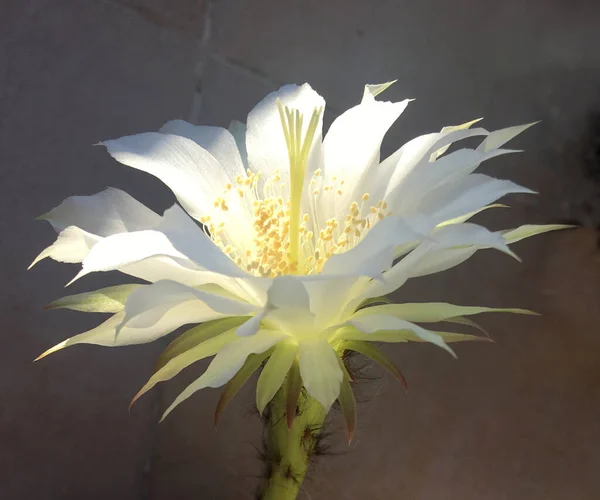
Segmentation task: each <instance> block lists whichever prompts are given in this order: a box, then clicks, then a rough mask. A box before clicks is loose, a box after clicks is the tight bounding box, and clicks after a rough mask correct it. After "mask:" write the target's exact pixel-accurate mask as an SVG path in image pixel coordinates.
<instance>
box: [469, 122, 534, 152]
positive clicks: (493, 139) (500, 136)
mask: <svg viewBox="0 0 600 500" xmlns="http://www.w3.org/2000/svg"><path fill="white" fill-rule="evenodd" d="M536 123H539V122H533V123H527V124H525V125H517V126H515V127H508V128H503V129H501V130H494V131H493V132H491V133H490V135H489V136H487V137H486V138H485V140H484V141H483V142H482V143H481V144H480V145H479V147H478V148H477V149H478V150H479V151H491V150H492V149H496V148H499V147H502V146H503V145H504V144H506V143H507V142H508V141H510V140H511V139H513V138H515V137H516V136H517V135H519V134H520V133H521V132H524V131H525V130H527V129H528V128H529V127H532V126H533V125H535V124H536Z"/></svg>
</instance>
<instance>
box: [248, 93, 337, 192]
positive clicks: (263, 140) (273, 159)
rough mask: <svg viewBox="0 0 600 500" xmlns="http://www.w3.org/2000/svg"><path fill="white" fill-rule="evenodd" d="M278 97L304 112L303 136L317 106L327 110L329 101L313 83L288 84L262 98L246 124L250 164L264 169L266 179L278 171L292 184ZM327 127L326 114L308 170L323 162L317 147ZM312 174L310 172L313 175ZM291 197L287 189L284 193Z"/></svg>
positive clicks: (287, 104)
mask: <svg viewBox="0 0 600 500" xmlns="http://www.w3.org/2000/svg"><path fill="white" fill-rule="evenodd" d="M277 100H279V101H280V102H281V105H282V106H283V107H284V108H285V107H286V106H287V107H289V108H290V109H297V110H298V111H299V112H300V113H301V114H302V115H304V123H303V130H302V136H303V137H304V135H305V133H306V130H307V129H308V124H309V122H310V116H311V115H312V113H313V111H314V109H315V108H317V109H319V108H323V109H325V100H324V99H323V98H322V97H321V96H320V95H319V94H317V93H316V92H315V91H314V90H313V89H312V88H311V86H310V85H308V84H307V83H305V84H304V85H301V86H298V85H285V86H283V87H281V88H280V89H279V90H277V91H276V92H271V93H270V94H269V95H267V96H266V97H265V98H264V99H263V100H262V101H260V102H259V103H258V104H257V105H256V106H255V107H254V109H253V110H252V111H250V113H249V114H248V120H247V123H246V148H247V151H248V163H249V165H250V168H251V169H252V170H253V171H254V172H260V173H261V175H262V178H263V179H269V178H272V177H274V176H275V173H276V171H277V172H278V174H279V176H280V177H281V180H282V183H284V184H285V185H286V186H288V187H289V185H290V184H289V182H290V180H289V179H290V178H289V167H290V163H289V156H288V150H287V145H286V141H285V136H284V133H283V128H282V125H281V119H280V116H279V110H278V107H277ZM322 127H323V114H322V113H321V116H320V118H319V124H318V125H317V129H316V133H315V138H314V140H313V144H312V148H311V153H309V165H308V167H307V171H308V172H312V171H314V170H316V168H319V166H316V165H314V164H313V163H315V162H317V163H320V158H319V155H318V154H316V153H318V151H317V150H319V149H320V148H321V130H322ZM309 176H310V175H309ZM282 195H283V197H284V199H287V196H288V192H287V190H285V191H284V193H282Z"/></svg>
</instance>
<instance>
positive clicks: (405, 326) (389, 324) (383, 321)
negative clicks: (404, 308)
mask: <svg viewBox="0 0 600 500" xmlns="http://www.w3.org/2000/svg"><path fill="white" fill-rule="evenodd" d="M349 323H350V324H351V325H352V326H354V327H355V328H357V329H358V330H360V331H361V332H363V333H366V334H370V333H375V332H378V331H388V330H389V331H393V330H406V331H408V332H412V333H413V334H414V335H416V336H417V337H418V338H419V339H421V340H423V341H425V342H430V343H432V344H435V345H437V346H438V347H441V348H442V349H444V350H446V351H448V352H449V353H450V354H452V356H454V357H456V355H455V354H454V351H453V350H452V349H451V348H450V347H448V345H447V344H446V342H444V339H442V337H440V336H439V335H437V334H436V333H434V332H431V331H429V330H426V329H425V328H422V327H420V326H418V325H415V324H414V323H411V322H409V321H405V320H403V319H400V318H396V317H395V316H390V315H387V314H372V315H362V316H356V315H355V316H353V317H352V318H351V319H350V321H349Z"/></svg>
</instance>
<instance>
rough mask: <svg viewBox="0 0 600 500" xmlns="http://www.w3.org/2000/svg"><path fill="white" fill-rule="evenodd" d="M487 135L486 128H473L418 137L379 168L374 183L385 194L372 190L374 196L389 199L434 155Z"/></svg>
mask: <svg viewBox="0 0 600 500" xmlns="http://www.w3.org/2000/svg"><path fill="white" fill-rule="evenodd" d="M487 134H488V131H487V130H485V129H483V128H474V129H469V130H454V131H451V132H439V133H435V134H426V135H422V136H420V137H416V138H415V139H413V140H411V141H409V142H407V143H406V144H404V145H403V146H402V147H401V148H400V149H398V150H397V151H396V152H395V153H394V154H392V155H391V156H389V157H388V158H386V159H385V160H384V161H383V162H382V163H381V165H380V166H379V168H377V169H375V172H376V173H377V174H378V175H377V176H376V178H375V179H373V180H372V183H374V184H376V185H379V186H383V189H384V191H383V192H381V191H380V190H379V191H375V190H372V192H371V195H373V196H374V198H375V199H377V200H379V199H383V198H384V197H385V198H387V197H388V196H389V195H390V193H391V192H392V191H394V190H395V189H396V188H397V187H398V186H399V185H400V184H401V183H402V182H403V181H404V179H405V178H406V177H407V176H408V175H409V174H410V172H412V171H413V170H417V169H419V168H421V167H422V166H424V165H427V164H429V159H430V157H431V154H432V153H433V152H435V151H437V150H439V149H440V148H444V147H445V146H448V145H450V144H452V143H453V142H456V141H460V140H463V139H468V138H469V137H476V136H482V135H487ZM380 189H381V188H380Z"/></svg>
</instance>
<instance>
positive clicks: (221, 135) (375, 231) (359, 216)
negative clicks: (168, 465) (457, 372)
mask: <svg viewBox="0 0 600 500" xmlns="http://www.w3.org/2000/svg"><path fill="white" fill-rule="evenodd" d="M387 86H389V85H388V84H385V85H371V86H367V87H366V88H365V93H364V96H363V99H362V102H361V103H360V104H359V105H357V106H355V107H353V108H351V109H349V110H348V111H346V112H345V113H343V114H342V115H341V116H339V117H338V118H337V119H336V120H335V121H334V122H333V124H332V125H331V128H330V129H329V131H328V133H327V135H326V136H325V138H324V139H322V116H323V110H324V108H325V101H324V100H323V98H322V97H321V96H319V95H318V94H317V93H316V92H315V91H314V90H312V88H311V87H310V86H309V85H307V84H305V85H302V86H295V85H288V86H285V87H282V88H281V89H280V90H279V91H277V92H274V93H272V94H270V95H268V96H267V97H266V98H265V99H264V100H263V101H261V102H260V103H259V104H258V105H257V106H256V107H255V108H254V109H253V110H252V111H251V112H250V114H249V115H248V120H247V124H246V126H245V127H244V126H243V125H242V124H234V125H233V126H232V127H231V128H230V130H225V129H222V128H217V127H205V126H194V125H191V124H189V123H186V122H183V121H180V120H176V121H172V122H169V123H167V124H166V125H165V126H164V127H163V128H162V129H161V130H160V131H159V132H152V133H144V134H139V135H134V136H128V137H122V138H120V139H116V140H109V141H106V142H104V143H103V144H104V146H106V148H107V150H108V152H109V153H110V154H111V155H112V156H113V157H114V158H115V159H116V160H117V161H119V162H120V163H122V164H124V165H127V166H130V167H133V168H135V169H138V170H142V171H144V172H147V173H150V174H152V175H154V176H156V177H158V178H159V179H161V180H162V181H163V182H164V183H165V184H166V185H167V186H169V187H170V188H171V190H172V191H173V193H174V194H175V196H176V197H177V200H178V201H179V203H180V205H181V207H183V209H182V208H181V207H180V206H179V205H174V206H172V207H171V208H169V209H168V210H166V212H165V213H164V214H163V215H162V216H160V215H158V214H156V213H154V212H153V211H151V210H150V209H148V208H147V207H145V206H144V205H142V204H141V203H139V202H138V201H136V200H135V199H133V198H132V197H130V196H129V195H127V194H126V193H124V192H123V191H120V190H118V189H113V188H109V189H107V190H105V191H103V192H101V193H98V194H96V195H93V196H86V197H72V198H68V199H67V200H65V201H64V202H63V203H62V204H61V205H59V206H58V207H56V208H55V209H53V210H52V211H50V212H49V213H48V214H46V215H45V216H43V218H44V219H46V220H48V221H49V222H50V223H51V224H52V225H53V226H54V228H55V229H56V231H57V232H58V233H59V236H58V239H57V240H56V242H55V243H54V244H52V245H51V246H50V247H48V248H47V249H45V250H44V251H43V252H42V253H41V254H40V255H39V256H38V258H37V259H36V260H35V261H34V264H35V262H37V261H38V260H40V259H42V258H45V257H51V258H53V259H55V260H58V261H61V262H81V263H82V270H81V272H80V273H79V274H78V275H77V276H76V278H79V277H81V276H83V275H85V274H88V273H91V272H97V271H112V270H119V271H121V272H123V273H126V274H129V275H132V276H136V277H138V278H142V279H143V280H145V281H147V282H149V284H146V285H122V286H117V287H111V288H107V289H103V290H98V291H96V292H90V293H87V294H80V295H75V296H70V297H66V298H64V299H60V300H59V301H57V302H55V303H53V304H51V306H50V307H69V308H72V309H78V310H83V311H102V312H107V313H112V316H111V317H110V318H109V319H108V320H106V321H105V322H104V323H102V324H101V325H99V326H98V327H96V328H94V329H93V330H90V331H88V332H85V333H82V334H79V335H76V336H74V337H71V338H69V339H67V340H65V341H64V342H62V343H60V344H58V345H57V346H55V347H53V348H51V349H49V350H48V351H47V352H46V353H44V354H43V355H42V356H45V355H46V354H49V353H51V352H55V351H57V350H59V349H62V348H63V347H66V346H69V345H73V344H77V343H88V344H97V345H103V346H120V345H128V344H141V343H145V342H151V341H153V340H155V339H158V338H160V337H162V336H164V335H167V334H169V333H171V332H172V331H174V330H175V329H177V328H178V327H180V326H182V325H186V324H194V323H200V325H199V326H197V327H195V328H193V329H191V330H189V331H188V332H186V333H184V334H182V335H181V336H179V337H178V338H176V339H175V340H174V341H173V342H172V344H171V345H170V346H169V347H168V348H167V350H166V351H165V353H163V356H162V358H161V361H160V363H159V368H158V369H157V371H156V372H155V374H154V375H153V376H152V377H151V378H150V380H149V381H148V383H147V384H146V385H145V386H144V388H142V390H141V391H140V393H139V394H138V396H139V395H141V394H143V393H144V392H146V391H147V390H149V389H150V388H151V387H153V386H154V385H155V384H156V383H158V382H161V381H165V380H168V379H170V378H172V377H173V376H174V375H176V374H177V373H179V372H180V371H181V370H183V369H184V368H186V367H187V366H189V365H190V364H192V363H193V362H195V361H197V360H199V359H203V358H207V357H209V356H213V355H216V356H215V358H214V360H213V361H212V363H211V364H210V366H209V367H208V369H207V370H206V372H205V373H204V374H203V375H202V376H201V377H200V378H199V379H198V380H196V381H195V382H194V383H192V384H191V385H190V386H189V387H188V388H187V389H185V390H184V391H183V392H182V393H181V395H180V396H179V397H178V398H177V399H176V401H175V402H174V403H173V405H171V407H170V408H169V409H168V410H167V412H166V413H169V412H170V411H171V410H172V409H173V408H174V407H175V406H176V405H177V404H179V403H180V402H182V401H183V400H185V399H186V398H188V397H189V396H190V395H191V394H193V393H194V392H196V391H197V390H199V389H202V388H205V387H219V386H222V385H224V384H227V383H228V382H229V381H231V380H232V379H233V378H234V377H235V376H236V374H238V373H241V372H240V370H241V369H242V367H243V366H244V364H245V363H246V364H247V365H246V366H247V367H248V366H249V367H250V368H254V369H255V368H257V367H258V366H259V365H260V363H261V362H263V361H264V360H265V359H267V357H268V362H267V363H266V365H265V367H264V370H263V371H262V372H261V377H260V379H259V382H258V388H257V405H258V407H259V409H260V410H261V411H262V409H263V408H264V407H265V405H266V404H267V403H268V402H269V400H270V399H271V398H272V397H273V396H274V394H275V393H276V391H277V390H278V389H279V387H280V386H281V384H282V382H283V380H284V379H285V377H286V375H287V374H288V372H289V371H290V368H291V367H299V372H300V374H301V377H302V383H303V384H304V386H305V387H306V389H307V391H308V392H309V393H310V394H311V395H312V396H313V397H314V398H315V399H316V400H318V401H319V402H320V403H321V404H322V405H323V406H324V407H325V409H326V410H327V409H329V407H330V406H331V404H332V403H333V402H334V401H335V400H336V398H338V397H339V396H340V387H341V388H342V391H344V388H345V387H346V384H347V375H346V374H345V373H344V370H345V368H344V365H343V363H340V356H341V354H342V352H344V351H345V350H348V349H350V350H355V351H358V352H362V353H363V354H365V355H367V356H369V357H371V358H373V359H375V360H376V361H378V362H380V363H381V364H383V365H384V366H386V367H387V368H388V369H390V370H391V371H393V372H395V373H396V374H398V372H396V371H395V369H394V368H393V367H392V366H391V365H390V364H389V362H388V361H387V360H386V359H385V358H384V357H383V355H382V354H381V352H380V351H378V350H377V349H376V348H375V347H373V346H372V345H371V344H368V343H367V342H372V341H381V342H405V341H408V340H411V341H425V342H431V343H433V344H436V345H438V346H440V347H442V348H444V349H446V350H448V351H450V352H452V351H451V350H450V348H449V347H448V345H447V342H451V341H460V340H473V339H475V338H477V337H474V336H471V335H463V334H457V333H444V332H434V331H430V330H428V329H426V328H424V327H422V326H418V325H417V324H416V323H425V324H427V323H432V322H440V321H453V322H462V323H469V320H467V319H466V318H465V316H468V315H472V314H479V313H482V312H486V311H491V310H492V309H487V308H480V307H460V306H453V305H450V304H440V303H429V304H387V305H372V304H373V299H374V298H377V297H380V296H383V295H385V294H387V293H389V292H392V291H393V290H395V289H397V288H398V287H400V286H401V285H402V284H403V283H404V282H405V281H406V280H408V279H410V278H413V277H417V276H423V275H427V274H431V273H435V272H439V271H443V270H445V269H448V268H450V267H452V266H455V265H457V264H459V263H461V262H463V261H464V260H466V259H468V258H469V257H470V256H471V255H473V254H474V253H475V252H476V251H477V250H478V249H482V248H495V249H498V250H501V251H503V252H505V253H507V254H510V255H512V252H511V251H510V250H509V248H508V246H507V245H508V244H510V243H513V242H514V241H518V240H519V239H522V238H524V237H527V236H531V235H533V234H537V233H540V232H543V231H547V230H551V229H556V228H558V227H559V226H523V227H522V228H518V229H516V230H513V231H509V232H490V231H488V230H486V229H485V228H483V227H481V226H478V225H475V224H472V223H469V222H466V221H467V220H468V219H469V218H470V217H471V216H472V215H474V214H476V213H477V212H479V211H481V210H483V209H485V208H489V207H490V206H496V205H490V204H493V203H494V202H495V201H496V200H497V199H499V198H501V197H502V196H504V195H506V194H509V193H530V192H531V191H530V190H528V189H526V188H523V187H521V186H518V185H516V184H514V183H512V182H510V181H505V180H499V179H494V178H492V177H488V176H486V175H483V174H478V173H473V172H474V171H475V170H476V168H477V167H478V166H479V164H480V163H481V162H483V161H484V160H486V159H489V158H492V157H494V156H498V155H502V154H505V153H510V152H512V151H511V150H507V149H500V148H501V147H502V146H503V145H504V144H505V143H506V142H507V141H508V140H510V139H512V138H513V137H514V136H516V135H517V134H519V133H520V132H522V131H523V130H525V129H526V128H528V127H529V125H524V126H521V127H511V128H507V129H503V130H498V131H495V132H491V133H490V132H487V131H486V130H484V129H482V128H471V125H473V124H474V123H475V122H476V121H477V120H476V121H473V122H469V123H467V124H464V125H460V126H455V127H445V128H444V129H442V131H441V132H439V133H433V134H428V135H424V136H421V137H417V138H416V139H414V140H412V141H410V142H408V143H407V144H405V145H404V146H402V147H401V148H400V149H399V150H398V151H396V152H395V153H394V154H392V155H391V156H390V157H388V158H387V159H385V160H384V161H380V146H381V141H382V139H383V137H384V135H385V133H386V132H387V130H388V129H389V127H390V126H391V125H392V124H393V123H394V122H395V121H396V119H397V118H398V117H399V116H400V114H401V113H402V112H403V111H404V109H405V108H406V106H407V104H408V103H409V100H405V101H402V102H381V101H377V100H376V99H375V96H376V95H377V94H378V93H379V92H381V91H382V90H385V88H387ZM469 137H481V138H483V141H482V142H481V144H480V145H479V147H477V148H476V149H469V148H463V149H457V150H455V151H454V152H451V153H446V151H447V149H448V148H449V146H450V145H451V144H452V143H454V142H456V141H460V140H462V139H466V138H469ZM186 212H187V213H186ZM194 219H195V220H194ZM198 222H200V223H202V225H203V227H204V229H202V228H201V226H200V225H199V224H198ZM398 259H399V260H398ZM366 305H369V306H370V307H365V306H366ZM512 311H513V312H523V311H520V310H512ZM251 354H254V355H255V356H250V355H251ZM42 356H41V357H42ZM248 363H250V364H248ZM296 363H297V364H296ZM246 372H249V373H251V372H252V369H250V370H245V373H246ZM240 377H241V378H242V379H244V377H243V376H241V375H240ZM246 378H247V377H246ZM244 380H245V379H244ZM242 381H243V380H242Z"/></svg>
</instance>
